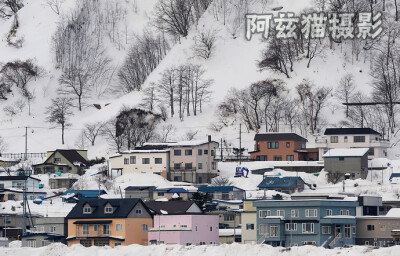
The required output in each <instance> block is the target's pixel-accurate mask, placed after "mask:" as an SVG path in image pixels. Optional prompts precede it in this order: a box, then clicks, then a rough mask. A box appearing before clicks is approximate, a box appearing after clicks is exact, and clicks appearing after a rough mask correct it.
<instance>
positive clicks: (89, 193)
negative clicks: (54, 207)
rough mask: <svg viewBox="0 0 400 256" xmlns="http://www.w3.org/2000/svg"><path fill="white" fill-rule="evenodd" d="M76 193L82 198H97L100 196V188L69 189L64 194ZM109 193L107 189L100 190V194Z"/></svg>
mask: <svg viewBox="0 0 400 256" xmlns="http://www.w3.org/2000/svg"><path fill="white" fill-rule="evenodd" d="M68 194H75V196H76V195H78V194H79V195H80V196H81V198H83V199H84V198H97V197H99V190H67V191H65V192H64V193H63V195H68ZM103 194H107V193H106V191H104V190H100V195H103Z"/></svg>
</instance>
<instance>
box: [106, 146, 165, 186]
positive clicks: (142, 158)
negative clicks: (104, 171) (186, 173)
mask: <svg viewBox="0 0 400 256" xmlns="http://www.w3.org/2000/svg"><path fill="white" fill-rule="evenodd" d="M169 154H170V153H169V148H168V146H167V145H161V146H160V145H144V146H143V147H139V148H137V149H134V150H130V151H125V152H122V153H120V154H118V155H115V156H111V157H110V165H111V170H120V171H122V174H127V173H135V172H137V173H154V174H160V175H162V176H164V177H165V178H166V173H167V172H168V171H169Z"/></svg>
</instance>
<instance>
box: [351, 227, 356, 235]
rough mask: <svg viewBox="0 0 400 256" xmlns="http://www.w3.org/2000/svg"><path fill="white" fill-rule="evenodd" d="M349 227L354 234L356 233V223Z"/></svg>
mask: <svg viewBox="0 0 400 256" xmlns="http://www.w3.org/2000/svg"><path fill="white" fill-rule="evenodd" d="M351 229H352V231H351V233H353V234H355V233H356V225H352V226H351Z"/></svg>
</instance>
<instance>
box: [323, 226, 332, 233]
mask: <svg viewBox="0 0 400 256" xmlns="http://www.w3.org/2000/svg"><path fill="white" fill-rule="evenodd" d="M324 228H325V229H328V232H326V231H325V230H324ZM321 232H322V234H323V235H329V234H332V227H331V226H328V225H322V227H321Z"/></svg>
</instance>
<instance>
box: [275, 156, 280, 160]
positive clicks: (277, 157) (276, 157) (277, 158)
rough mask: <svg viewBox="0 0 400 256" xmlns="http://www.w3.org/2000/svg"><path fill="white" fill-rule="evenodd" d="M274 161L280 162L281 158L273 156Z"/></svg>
mask: <svg viewBox="0 0 400 256" xmlns="http://www.w3.org/2000/svg"><path fill="white" fill-rule="evenodd" d="M274 161H282V156H274Z"/></svg>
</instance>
